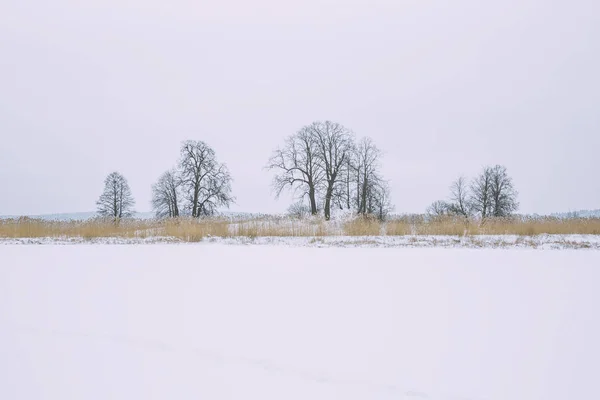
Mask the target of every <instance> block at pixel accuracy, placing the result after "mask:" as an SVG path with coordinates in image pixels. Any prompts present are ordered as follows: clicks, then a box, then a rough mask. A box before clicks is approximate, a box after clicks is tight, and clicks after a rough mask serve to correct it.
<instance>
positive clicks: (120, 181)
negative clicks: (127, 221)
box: [96, 172, 135, 220]
mask: <svg viewBox="0 0 600 400" xmlns="http://www.w3.org/2000/svg"><path fill="white" fill-rule="evenodd" d="M96 205H97V206H98V214H99V215H100V216H102V217H112V218H114V219H115V220H119V219H121V218H127V217H130V216H132V215H133V206H134V205H135V201H134V199H133V196H132V195H131V189H130V188H129V184H128V183H127V179H125V177H124V176H123V175H121V174H120V173H118V172H113V173H111V174H109V175H108V176H107V177H106V179H105V180H104V191H103V192H102V194H101V195H100V198H99V199H98V201H97V202H96Z"/></svg>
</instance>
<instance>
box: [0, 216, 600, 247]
mask: <svg viewBox="0 0 600 400" xmlns="http://www.w3.org/2000/svg"><path fill="white" fill-rule="evenodd" d="M542 234H563V235H566V234H585V235H600V218H578V219H558V218H511V219H488V220H485V221H479V220H466V219H464V218H435V219H427V218H425V217H424V216H419V215H415V216H404V217H398V218H394V219H392V220H390V221H387V222H385V223H381V222H379V221H377V220H374V219H370V218H357V219H354V220H351V221H347V222H345V223H343V224H342V225H340V224H339V222H334V221H330V222H326V221H323V220H321V219H306V220H300V219H290V218H283V217H268V216H263V217H261V218H246V219H244V220H228V219H218V218H212V219H202V220H192V219H177V220H162V221H159V220H124V221H120V222H118V223H115V222H113V221H111V220H103V219H94V220H88V221H69V222H64V221H45V220H38V219H30V218H19V219H7V220H0V238H42V237H50V238H72V237H80V238H84V239H95V238H109V237H117V238H142V239H143V238H148V237H171V238H177V239H180V240H182V241H185V242H196V241H200V240H202V239H203V238H206V237H211V236H212V237H240V236H243V237H251V238H252V237H266V236H273V237H287V236H303V237H322V236H337V235H348V236H380V235H390V236H405V235H452V236H472V235H519V236H525V237H526V236H536V235H542Z"/></svg>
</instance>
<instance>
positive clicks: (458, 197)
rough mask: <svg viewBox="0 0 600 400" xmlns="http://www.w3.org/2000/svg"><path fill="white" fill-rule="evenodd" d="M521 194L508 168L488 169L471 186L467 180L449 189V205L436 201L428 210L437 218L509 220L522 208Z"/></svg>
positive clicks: (459, 180) (457, 182)
mask: <svg viewBox="0 0 600 400" xmlns="http://www.w3.org/2000/svg"><path fill="white" fill-rule="evenodd" d="M517 195H518V192H517V191H516V190H515V188H514V185H513V182H512V178H511V177H510V176H508V173H507V172H506V167H504V166H502V165H496V166H493V167H485V168H484V169H483V171H482V172H481V174H480V175H479V176H477V177H476V178H475V179H473V180H472V181H471V182H470V183H469V182H468V181H467V179H465V178H464V177H460V178H458V179H457V180H456V181H455V182H454V183H452V185H451V186H450V197H449V200H448V201H442V200H440V201H436V202H434V203H433V204H432V205H431V206H429V208H428V209H427V213H428V214H430V215H434V216H441V215H453V216H462V217H465V218H469V217H473V216H475V217H479V218H481V219H482V220H483V219H486V218H489V217H508V216H510V215H511V214H513V213H514V212H515V211H517V209H518V208H519V203H518V201H517Z"/></svg>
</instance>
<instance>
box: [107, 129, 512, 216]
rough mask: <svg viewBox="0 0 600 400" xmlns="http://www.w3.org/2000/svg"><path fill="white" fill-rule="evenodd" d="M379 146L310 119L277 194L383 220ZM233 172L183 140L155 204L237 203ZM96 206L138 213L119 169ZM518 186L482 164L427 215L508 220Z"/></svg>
mask: <svg viewBox="0 0 600 400" xmlns="http://www.w3.org/2000/svg"><path fill="white" fill-rule="evenodd" d="M381 156H382V154H381V151H380V150H379V149H378V148H377V146H375V143H373V141H372V140H371V139H370V138H362V139H360V140H358V141H357V140H355V138H354V135H353V134H352V132H351V131H349V130H348V129H347V128H345V127H344V126H342V125H340V124H338V123H335V122H331V121H325V122H313V123H312V124H310V125H307V126H304V127H302V128H301V129H300V130H299V131H298V132H296V133H295V134H293V135H291V136H289V137H288V138H287V139H286V140H285V143H284V145H283V146H282V147H280V148H277V149H276V150H275V151H274V152H273V155H272V156H271V158H270V159H269V162H268V164H267V168H268V169H270V170H273V171H275V176H274V178H273V188H274V190H275V193H276V196H279V195H280V194H281V193H282V192H283V191H284V190H286V189H290V190H292V191H293V192H294V193H295V194H296V196H297V197H298V200H299V203H296V204H294V205H293V206H292V208H291V211H292V212H293V213H296V214H300V213H302V212H303V210H304V208H305V207H306V208H307V209H308V212H309V213H310V214H312V215H317V214H319V213H320V212H322V213H323V215H324V217H325V219H326V220H329V219H330V218H331V210H332V208H334V207H337V208H339V209H342V210H350V211H352V212H354V213H355V214H358V215H361V216H376V217H377V218H379V219H384V218H385V217H386V215H387V214H388V213H389V212H390V211H391V209H392V206H391V203H390V195H389V187H388V183H387V181H385V180H384V179H383V177H382V176H381V172H380V169H381V164H380V161H381ZM231 182H232V179H231V175H230V174H229V170H228V169H227V166H226V165H225V164H223V163H220V162H219V161H218V160H217V158H216V155H215V152H214V150H213V149H212V148H211V147H210V146H208V145H207V144H206V143H205V142H202V141H191V140H190V141H185V142H183V143H182V144H181V149H180V157H179V161H178V163H177V165H176V166H175V167H174V168H173V169H171V170H169V171H166V172H165V173H163V174H162V175H161V176H160V178H159V179H158V181H157V182H156V183H155V184H154V185H152V209H153V211H154V213H155V215H156V216H157V217H158V218H177V217H180V216H184V215H185V216H190V217H192V218H199V217H203V216H210V215H213V214H214V213H215V212H216V211H217V209H218V208H219V207H229V206H230V205H231V204H232V203H233V202H234V197H233V196H232V194H231ZM104 186H105V187H104V191H103V193H102V195H101V196H100V198H99V200H98V202H97V206H98V213H99V215H101V216H104V217H112V218H114V219H121V218H125V217H129V216H131V215H132V214H133V206H134V204H135V202H134V200H133V197H132V195H131V189H130V188H129V185H128V183H127V180H126V179H125V178H124V177H123V176H122V175H121V174H119V173H118V172H113V173H111V174H110V175H109V176H108V177H107V178H106V180H105V182H104ZM518 206H519V203H518V202H517V191H516V190H515V188H514V185H513V182H512V179H511V178H510V177H509V176H508V174H507V172H506V167H503V166H501V165H496V166H493V167H485V168H484V169H483V171H482V172H481V174H480V175H479V176H477V177H476V178H475V179H473V180H472V181H471V182H468V181H467V179H465V178H463V177H461V178H459V179H458V180H456V181H455V182H454V183H453V184H452V186H451V187H450V196H449V199H448V201H436V202H434V203H433V204H432V205H431V206H430V207H429V208H428V210H427V211H428V214H430V215H435V216H442V215H452V216H462V217H465V218H469V217H479V218H481V219H485V218H488V217H506V216H510V215H511V214H512V213H514V212H515V211H516V210H517V209H518Z"/></svg>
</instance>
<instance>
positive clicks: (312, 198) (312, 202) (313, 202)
mask: <svg viewBox="0 0 600 400" xmlns="http://www.w3.org/2000/svg"><path fill="white" fill-rule="evenodd" d="M308 198H309V200H310V213H311V214H312V215H317V212H318V210H317V200H316V199H315V188H314V187H313V186H311V187H310V189H309V190H308Z"/></svg>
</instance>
